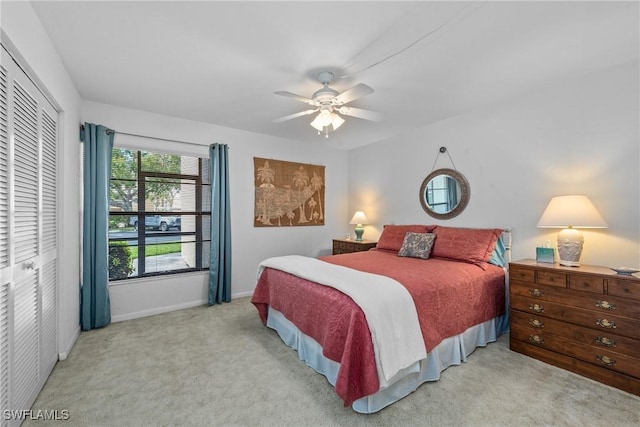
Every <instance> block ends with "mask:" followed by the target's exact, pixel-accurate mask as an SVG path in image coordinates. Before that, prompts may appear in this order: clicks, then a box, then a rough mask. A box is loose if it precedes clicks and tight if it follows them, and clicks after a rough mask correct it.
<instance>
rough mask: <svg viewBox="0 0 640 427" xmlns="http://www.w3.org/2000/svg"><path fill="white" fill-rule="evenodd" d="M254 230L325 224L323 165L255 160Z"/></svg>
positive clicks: (256, 158) (255, 158)
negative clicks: (255, 228) (257, 228)
mask: <svg viewBox="0 0 640 427" xmlns="http://www.w3.org/2000/svg"><path fill="white" fill-rule="evenodd" d="M253 169H254V178H255V179H254V183H255V189H256V194H255V207H254V216H253V225H254V227H293V226H299V225H324V188H325V187H324V166H318V165H310V164H304V163H292V162H285V161H282V160H273V159H261V158H258V157H254V158H253Z"/></svg>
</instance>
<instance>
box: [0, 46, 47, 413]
mask: <svg viewBox="0 0 640 427" xmlns="http://www.w3.org/2000/svg"><path fill="white" fill-rule="evenodd" d="M2 55H3V56H2V62H1V63H2V64H3V67H4V68H3V69H2V70H1V71H2V73H3V80H2V90H1V91H2V95H1V96H0V102H2V114H1V115H0V120H2V123H1V124H0V138H2V141H3V144H4V145H3V146H2V147H1V148H0V175H1V176H0V181H2V182H3V183H4V184H0V232H2V233H3V235H4V236H7V238H6V239H2V240H1V241H0V279H1V280H0V286H2V287H1V288H0V298H4V299H2V300H0V304H5V305H6V308H7V310H3V313H7V312H8V315H7V316H6V321H4V320H3V317H2V316H0V327H3V328H6V334H4V333H0V339H2V340H4V341H3V343H2V344H3V345H2V349H3V351H2V352H0V355H1V356H2V359H1V360H0V363H2V365H1V366H2V369H1V370H0V375H2V377H1V379H0V381H2V382H1V383H0V387H2V388H1V389H2V390H3V395H2V396H3V397H2V398H0V403H2V409H3V410H4V409H11V410H21V409H29V408H30V407H31V405H32V404H33V402H34V400H35V398H36V396H37V395H38V393H39V391H40V389H41V388H42V386H43V385H44V382H45V381H46V379H47V377H48V375H49V374H50V372H51V370H52V369H53V366H54V365H55V362H56V361H57V359H58V351H57V301H56V294H57V228H56V224H57V210H56V205H57V197H56V194H57V181H56V176H57V162H56V160H57V156H56V151H57V150H56V147H57V144H56V141H57V133H58V130H57V117H58V114H57V112H56V110H55V108H54V107H53V106H52V105H51V104H50V103H49V102H48V101H47V100H46V98H45V97H44V95H42V93H40V92H39V90H38V89H37V88H36V86H35V85H34V84H33V83H32V82H31V80H29V78H28V77H27V76H26V75H25V74H24V72H22V70H20V68H19V67H17V66H16V65H15V64H14V63H13V61H12V59H11V58H10V57H9V55H8V54H7V53H6V51H5V50H4V48H3V49H2ZM2 185H4V186H2ZM0 332H2V331H0ZM5 342H6V345H5ZM4 349H6V351H4ZM5 365H6V366H7V368H6V369H4V366H5ZM5 391H6V393H5ZM2 418H4V417H2ZM2 423H7V422H6V421H5V420H0V425H4V424H2ZM7 424H8V425H11V424H14V422H11V421H9V422H8V423H7ZM15 424H17V423H15Z"/></svg>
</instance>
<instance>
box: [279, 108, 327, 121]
mask: <svg viewBox="0 0 640 427" xmlns="http://www.w3.org/2000/svg"><path fill="white" fill-rule="evenodd" d="M318 110H319V108H316V109H315V110H306V111H300V112H299V113H293V114H289V115H288V116H284V117H280V118H279V119H274V120H273V123H282V122H286V121H287V120H291V119H295V118H297V117H302V116H306V115H309V114H313V113H315V112H316V111H318Z"/></svg>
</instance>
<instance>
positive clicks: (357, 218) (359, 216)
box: [349, 211, 369, 225]
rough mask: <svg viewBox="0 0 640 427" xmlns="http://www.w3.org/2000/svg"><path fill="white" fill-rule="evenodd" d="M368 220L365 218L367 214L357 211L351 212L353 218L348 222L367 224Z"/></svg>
mask: <svg viewBox="0 0 640 427" xmlns="http://www.w3.org/2000/svg"><path fill="white" fill-rule="evenodd" d="M368 223H369V220H368V219H367V216H366V215H365V214H364V212H362V211H357V212H356V213H355V214H353V218H351V221H349V224H356V225H357V224H368Z"/></svg>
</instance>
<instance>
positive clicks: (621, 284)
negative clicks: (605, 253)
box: [607, 279, 640, 300]
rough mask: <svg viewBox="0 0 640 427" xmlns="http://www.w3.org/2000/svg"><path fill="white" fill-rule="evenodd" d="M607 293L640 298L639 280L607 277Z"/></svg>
mask: <svg viewBox="0 0 640 427" xmlns="http://www.w3.org/2000/svg"><path fill="white" fill-rule="evenodd" d="M607 282H608V293H609V295H615V296H619V297H623V298H632V299H636V300H640V281H632V280H624V279H607Z"/></svg>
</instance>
